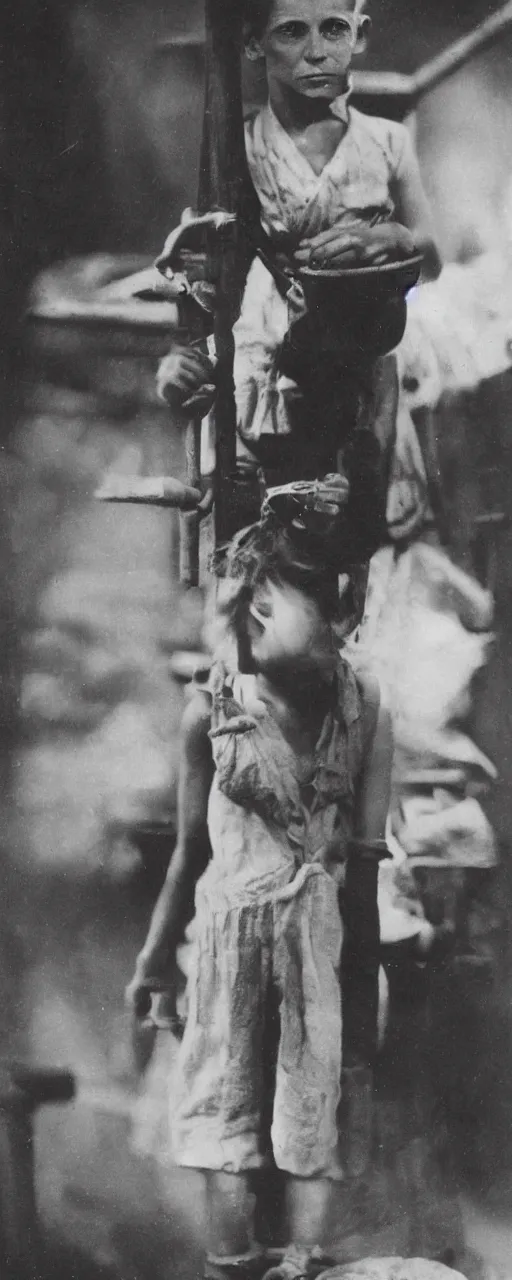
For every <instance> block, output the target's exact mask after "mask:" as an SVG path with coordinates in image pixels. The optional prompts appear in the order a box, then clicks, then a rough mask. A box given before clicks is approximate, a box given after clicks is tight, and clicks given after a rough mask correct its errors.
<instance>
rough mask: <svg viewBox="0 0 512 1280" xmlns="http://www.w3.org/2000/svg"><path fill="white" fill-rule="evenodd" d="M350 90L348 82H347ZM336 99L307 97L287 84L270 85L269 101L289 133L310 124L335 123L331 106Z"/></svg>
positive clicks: (298, 131) (300, 130)
mask: <svg viewBox="0 0 512 1280" xmlns="http://www.w3.org/2000/svg"><path fill="white" fill-rule="evenodd" d="M347 92H348V83H347ZM333 101H335V99H329V98H307V97H305V95H304V94H301V93H295V92H294V90H293V89H289V88H288V86H287V85H282V84H278V83H273V84H270V85H269V103H270V106H271V107H272V110H273V112H274V115H275V116H277V119H278V120H279V123H280V124H281V125H282V127H283V129H286V132H287V133H292V134H293V133H301V132H303V131H304V130H306V129H307V128H308V127H309V126H310V125H321V124H322V123H323V122H331V123H334V120H335V117H334V116H333V114H332V111H331V107H332V103H333Z"/></svg>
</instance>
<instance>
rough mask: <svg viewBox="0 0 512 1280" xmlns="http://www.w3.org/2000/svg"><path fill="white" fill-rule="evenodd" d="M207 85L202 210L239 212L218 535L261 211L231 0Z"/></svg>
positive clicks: (221, 366) (230, 285) (224, 347)
mask: <svg viewBox="0 0 512 1280" xmlns="http://www.w3.org/2000/svg"><path fill="white" fill-rule="evenodd" d="M205 7H206V14H205V16H206V89H205V112H204V132H203V144H202V152H201V169H200V180H199V211H200V212H204V211H206V210H207V209H208V208H210V209H211V208H213V209H223V210H225V211H226V212H227V213H234V214H235V215H236V218H237V221H236V223H234V224H233V225H232V226H230V227H228V228H227V229H226V231H225V232H223V233H222V241H221V242H217V243H216V244H215V243H212V244H211V245H210V272H209V274H210V276H211V278H212V279H214V280H215V282H216V284H217V289H218V305H217V309H216V317H215V345H216V353H217V359H218V366H217V397H216V404H215V429H216V450H217V466H216V477H215V539H216V543H217V546H218V545H220V544H222V543H223V542H225V541H226V539H227V538H228V537H229V534H230V531H231V528H232V513H233V479H234V473H235V465H236V409H235V396H234V384H233V355H234V342H233V325H234V323H235V321H236V320H237V318H238V315H239V311H240V303H241V299H242V293H243V288H244V283H245V277H246V274H247V268H248V265H249V261H250V255H249V252H248V248H247V241H246V231H247V228H248V227H249V226H251V225H254V223H255V221H256V220H257V218H258V211H257V201H256V196H255V193H254V190H253V187H252V184H251V181H250V177H249V174H248V169H247V161H246V155H245V140H244V126H243V109H242V89H241V69H240V58H241V44H242V19H241V12H240V7H239V6H238V5H234V4H233V3H232V0H206V6H205Z"/></svg>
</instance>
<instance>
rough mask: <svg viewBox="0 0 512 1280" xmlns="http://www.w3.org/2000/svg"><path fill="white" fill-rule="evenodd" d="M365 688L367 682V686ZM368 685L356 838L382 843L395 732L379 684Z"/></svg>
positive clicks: (357, 804) (356, 816) (389, 790)
mask: <svg viewBox="0 0 512 1280" xmlns="http://www.w3.org/2000/svg"><path fill="white" fill-rule="evenodd" d="M364 683H365V684H366V681H365V682H364ZM368 685H369V697H368V699H367V704H366V713H365V721H366V723H365V725H364V731H365V758H364V762H363V768H362V772H361V776H360V779H359V786H358V791H357V796H356V813H355V829H354V835H355V836H356V838H357V839H360V840H383V839H384V837H385V832H386V822H387V816H388V812H389V802H390V793H391V769H392V764H393V730H392V725H391V716H390V714H389V711H388V709H387V707H384V706H383V705H382V703H381V701H380V696H379V694H378V691H377V688H376V684H375V682H374V681H373V680H372V681H371V687H370V682H368Z"/></svg>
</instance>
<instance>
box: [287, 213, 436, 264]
mask: <svg viewBox="0 0 512 1280" xmlns="http://www.w3.org/2000/svg"><path fill="white" fill-rule="evenodd" d="M415 253H416V245H415V243H414V240H413V237H412V235H411V233H410V231H408V230H407V228H406V227H403V226H401V224H400V223H398V222H383V223H379V224H378V225H377V226H375V227H365V226H358V227H357V229H352V230H350V229H347V228H346V227H345V228H343V227H331V228H330V230H329V231H321V232H320V233H319V235H317V236H314V237H313V238H312V239H310V240H304V241H303V242H302V244H301V245H300V246H299V248H298V250H297V251H296V253H295V258H296V261H297V262H298V263H299V265H300V266H308V267H312V268H313V269H314V268H315V267H317V268H319V269H322V268H336V267H345V268H348V267H357V266H378V265H379V264H381V263H385V262H397V261H400V260H401V259H403V258H410V257H413V255H414V254H415Z"/></svg>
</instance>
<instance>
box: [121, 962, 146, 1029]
mask: <svg viewBox="0 0 512 1280" xmlns="http://www.w3.org/2000/svg"><path fill="white" fill-rule="evenodd" d="M124 999H125V1004H126V1007H127V1009H129V1011H130V1013H132V1014H133V1016H134V1017H135V1018H147V1017H148V1015H149V1013H150V1010H151V991H150V989H149V987H148V986H147V984H146V982H145V981H144V980H143V979H142V978H141V977H140V976H139V974H138V973H137V972H135V974H134V976H133V978H132V980H131V982H129V983H128V986H127V988H126V991H125V993H124Z"/></svg>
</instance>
